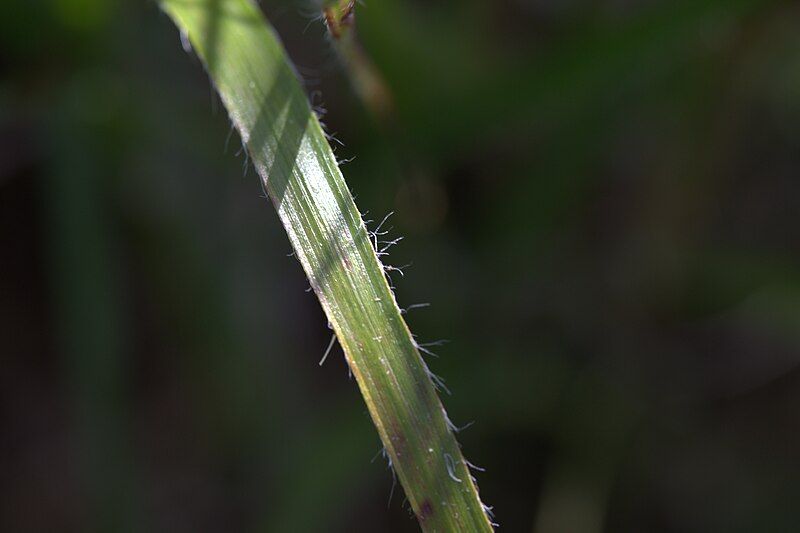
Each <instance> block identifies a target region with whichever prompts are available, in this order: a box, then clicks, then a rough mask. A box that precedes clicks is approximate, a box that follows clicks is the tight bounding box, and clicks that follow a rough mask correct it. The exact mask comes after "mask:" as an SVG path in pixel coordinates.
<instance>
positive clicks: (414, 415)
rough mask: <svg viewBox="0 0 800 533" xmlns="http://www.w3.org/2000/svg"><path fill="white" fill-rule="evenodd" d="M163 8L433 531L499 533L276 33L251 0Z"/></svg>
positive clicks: (175, 1)
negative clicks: (223, 113) (213, 93)
mask: <svg viewBox="0 0 800 533" xmlns="http://www.w3.org/2000/svg"><path fill="white" fill-rule="evenodd" d="M161 4H162V6H163V8H164V10H165V11H166V12H167V13H168V14H169V15H170V16H171V17H172V19H173V20H174V21H175V23H176V24H177V25H178V27H179V28H180V30H181V32H182V33H183V34H185V35H187V36H188V37H189V40H190V42H191V44H192V45H193V47H194V49H195V50H196V51H197V53H198V54H199V56H200V57H201V58H202V60H203V61H204V63H205V65H206V68H207V70H208V72H209V74H210V76H211V79H212V81H213V83H214V85H215V86H216V88H217V90H218V91H219V94H220V97H221V99H222V102H223V104H224V105H225V107H226V109H227V110H228V113H229V115H230V118H231V120H232V121H233V123H234V125H235V127H236V129H237V130H238V131H239V134H240V135H241V137H242V140H243V142H244V143H245V145H246V147H247V150H248V152H249V155H250V157H251V159H252V161H253V163H254V165H255V167H256V170H257V171H258V174H259V176H260V177H261V179H262V183H263V185H264V187H265V189H266V191H267V193H268V195H269V197H270V199H271V200H272V202H273V204H274V206H275V208H276V210H277V211H278V215H279V217H280V219H281V222H282V223H283V226H284V228H285V229H286V232H287V233H288V235H289V240H290V241H291V243H292V246H293V248H294V251H295V255H296V257H297V258H298V259H299V261H300V263H301V264H302V266H303V269H304V270H305V272H306V275H307V276H308V278H309V280H310V282H311V286H312V287H313V289H314V291H315V293H316V294H317V297H318V298H319V300H320V303H321V304H322V307H323V309H324V310H325V313H326V314H327V316H328V320H329V321H330V323H331V325H332V327H333V329H334V331H335V333H336V335H337V337H338V339H339V343H340V344H341V346H342V348H343V350H344V353H345V357H346V359H347V362H348V364H349V365H350V369H351V370H352V372H353V374H354V375H355V377H356V381H357V382H358V386H359V388H360V390H361V393H362V395H363V397H364V400H365V401H366V403H367V407H368V409H369V412H370V415H371V417H372V420H373V422H374V424H375V426H376V428H377V429H378V433H379V435H380V438H381V440H382V441H383V444H384V447H385V449H386V453H387V455H388V457H389V459H390V460H391V463H392V465H393V467H394V468H395V471H396V472H397V475H398V477H399V479H400V482H401V484H402V486H403V488H404V489H405V491H406V495H407V496H408V500H409V501H410V502H411V507H412V508H413V510H414V513H415V514H416V516H417V518H418V520H419V523H420V525H421V527H422V529H423V530H425V531H491V525H490V522H489V520H488V518H487V516H486V513H485V511H484V508H483V506H482V504H481V502H480V500H479V498H478V491H477V487H476V485H475V483H474V481H473V479H472V476H471V475H470V472H469V469H468V464H467V462H466V461H465V460H464V457H463V456H462V454H461V450H460V448H459V445H458V443H457V442H456V439H455V436H454V434H453V427H452V424H450V422H449V421H448V419H447V415H446V413H445V411H444V408H443V406H442V404H441V402H440V400H439V398H438V396H437V394H436V390H435V388H434V385H433V382H432V381H431V374H430V371H429V370H428V368H427V366H426V364H425V362H424V361H423V359H422V357H421V356H420V352H419V350H418V349H417V345H416V343H415V341H414V339H413V337H412V336H411V333H410V332H409V330H408V327H407V326H406V323H405V322H404V320H403V318H402V316H401V313H400V309H399V308H398V306H397V303H396V301H395V298H394V294H393V292H392V290H391V289H390V287H389V284H388V283H387V280H386V277H385V276H386V274H385V271H384V266H383V265H382V264H381V263H380V261H379V260H378V258H377V256H376V253H375V250H374V248H373V245H374V244H375V241H376V240H377V239H378V237H377V236H375V235H371V234H370V233H369V232H368V231H367V229H366V227H365V225H364V223H363V221H362V219H361V215H360V213H359V212H358V210H357V209H356V206H355V203H354V202H353V198H352V196H351V195H350V192H349V190H348V188H347V186H346V184H345V182H344V178H343V177H342V174H341V172H340V171H339V168H338V166H337V164H336V160H335V158H334V155H333V152H332V151H331V149H330V146H329V145H328V142H327V140H326V137H325V134H324V132H323V130H322V128H321V127H320V124H319V122H318V120H317V117H316V116H315V115H314V113H313V112H312V110H311V108H310V106H309V104H308V101H307V99H306V96H305V94H304V92H303V90H302V88H301V86H300V84H299V82H298V80H297V78H296V76H295V74H294V71H293V70H292V68H291V67H290V65H289V63H288V61H287V59H286V55H285V52H284V50H283V48H282V47H281V45H280V44H279V41H278V39H277V38H276V36H275V34H274V33H273V31H272V30H271V28H270V27H269V26H268V25H267V24H266V21H265V20H264V18H263V15H262V14H261V12H260V11H259V10H258V8H257V7H256V6H255V5H254V3H251V2H249V1H248V0H163V1H162V2H161ZM322 445H324V443H321V446H322ZM331 460H335V458H333V457H332V458H331Z"/></svg>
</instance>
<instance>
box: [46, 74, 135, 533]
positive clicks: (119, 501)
mask: <svg viewBox="0 0 800 533" xmlns="http://www.w3.org/2000/svg"><path fill="white" fill-rule="evenodd" d="M74 79H75V80H76V81H75V82H74V83H73V84H71V85H68V86H67V89H66V91H65V92H64V94H62V95H60V96H59V97H60V98H62V99H63V101H62V102H59V103H58V105H57V106H54V111H53V113H52V116H51V121H52V122H51V129H50V131H49V134H50V137H49V143H50V149H51V155H50V160H49V163H50V166H49V172H47V173H46V180H45V181H44V190H43V198H44V199H45V213H46V218H47V220H46V225H45V227H46V228H47V229H48V232H49V234H48V235H47V241H46V242H47V243H48V245H49V254H48V255H49V274H50V283H51V288H52V294H53V299H54V309H55V314H56V316H55V323H56V330H57V331H56V339H57V343H58V351H59V352H60V355H61V361H62V363H61V364H62V365H63V367H64V375H65V376H66V378H67V383H66V388H67V389H68V391H69V393H70V395H69V398H71V399H72V400H73V402H74V403H73V405H72V415H73V418H74V424H75V426H74V427H75V428H76V434H75V435H74V437H75V441H74V446H75V447H74V453H75V462H76V464H77V467H78V468H77V470H78V475H79V487H80V492H81V493H82V494H81V495H80V496H79V498H80V499H79V501H80V502H81V503H85V505H86V507H85V508H82V509H81V510H80V511H79V513H80V514H81V515H82V517H83V523H84V524H85V525H86V530H87V531H140V530H141V527H140V526H141V524H140V523H139V522H138V521H137V520H138V519H139V518H140V517H141V516H142V515H141V512H139V511H140V510H139V509H138V503H139V502H138V496H137V487H136V477H135V471H136V468H135V466H134V464H133V462H132V457H133V455H132V447H133V445H132V440H131V436H132V433H131V428H130V427H129V423H130V420H131V419H130V410H129V401H128V400H129V387H128V385H129V382H128V380H127V376H128V375H129V370H130V368H129V366H128V360H127V357H126V355H127V349H126V346H127V343H126V341H125V339H126V330H125V328H124V327H123V324H125V320H124V316H123V314H124V313H123V311H122V309H123V308H122V305H121V303H122V301H123V298H122V294H121V293H120V264H119V263H118V262H117V260H115V258H118V257H119V250H117V249H116V246H115V244H116V243H117V242H118V240H117V239H116V237H115V235H116V229H117V228H116V225H115V223H114V221H113V219H112V218H111V216H110V213H109V211H108V210H107V206H108V204H109V196H110V195H109V191H110V185H111V180H110V179H109V178H110V177H111V176H112V175H113V170H112V169H111V168H110V167H111V165H110V164H108V163H109V161H108V160H107V159H106V158H104V157H101V156H100V154H103V153H104V150H103V149H102V145H103V144H104V140H107V137H106V136H107V135H108V133H109V132H108V131H107V126H108V124H107V123H106V122H104V120H105V117H104V116H103V112H104V111H107V107H105V106H104V104H107V103H108V94H104V93H103V92H102V85H101V84H102V82H101V84H100V85H98V84H97V83H96V82H97V81H98V80H97V79H95V78H93V77H92V76H91V75H86V73H79V74H76V75H75V78H74Z"/></svg>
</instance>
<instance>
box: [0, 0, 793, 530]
mask: <svg viewBox="0 0 800 533" xmlns="http://www.w3.org/2000/svg"><path fill="white" fill-rule="evenodd" d="M262 6H263V8H264V10H265V11H266V13H267V15H268V17H269V18H270V20H271V21H272V22H273V23H274V24H275V25H276V26H277V28H278V31H279V33H280V34H281V37H282V39H283V40H284V42H285V44H286V46H287V48H288V50H289V52H290V54H291V55H292V57H293V58H294V60H295V62H296V64H297V65H298V70H299V72H300V73H301V74H302V75H303V77H304V78H305V82H306V85H307V88H308V90H309V92H310V93H311V94H312V96H311V98H312V101H313V102H314V103H315V104H323V105H324V107H325V108H326V109H327V114H326V116H325V121H326V123H327V125H328V127H329V130H330V131H332V132H337V138H339V139H341V140H342V141H343V143H344V145H345V146H340V147H338V148H337V154H338V155H339V156H340V157H342V158H343V159H344V158H350V157H352V156H355V159H354V160H353V161H352V162H351V163H348V164H347V165H345V166H344V167H343V170H344V173H345V176H346V178H347V180H348V183H349V184H350V186H351V188H352V190H353V191H354V192H355V194H356V196H357V203H358V204H359V207H360V208H361V209H362V210H369V212H370V215H369V216H368V217H367V218H375V219H381V218H383V215H384V214H385V213H387V212H389V211H392V210H394V211H396V215H395V217H396V220H395V231H396V235H404V236H405V237H406V239H405V240H404V241H403V243H402V244H401V245H400V246H398V247H396V248H395V249H394V250H393V254H392V256H391V257H390V262H392V263H393V264H397V265H402V264H406V263H409V262H413V267H411V268H410V269H408V270H407V271H406V276H405V277H404V278H402V279H396V285H397V296H398V300H399V302H400V304H401V306H404V305H409V304H412V303H417V302H431V303H432V306H431V307H430V308H427V309H418V310H414V311H410V312H409V314H408V317H407V318H408V320H409V323H410V325H411V328H412V330H413V331H414V332H415V333H416V334H418V335H419V337H420V339H421V340H423V341H424V340H433V339H436V338H442V337H444V338H448V339H450V340H451V342H450V343H449V344H447V345H445V346H443V347H441V348H440V349H439V350H438V351H439V354H440V356H441V357H440V358H439V359H434V360H431V361H430V363H431V366H432V369H433V370H434V371H435V372H437V373H438V374H440V375H442V376H443V377H444V378H445V379H446V380H447V382H448V386H449V387H450V388H451V389H452V390H453V395H452V397H447V398H445V402H446V404H447V407H448V410H449V411H450V413H451V416H452V418H453V419H454V421H455V422H456V423H457V424H464V423H466V422H469V421H473V420H474V421H475V424H474V425H473V426H471V427H470V428H469V429H466V430H465V431H463V432H462V433H461V435H460V440H461V441H462V443H463V445H464V449H465V452H466V454H467V456H468V457H469V458H470V459H471V460H473V461H474V462H475V463H477V464H478V465H480V466H483V467H485V468H486V469H487V472H486V473H484V474H480V475H479V476H478V481H479V485H480V487H481V495H482V497H483V499H484V500H485V501H487V502H488V503H490V504H493V505H494V506H495V510H496V513H497V520H498V521H499V522H500V524H501V525H502V526H503V528H504V529H507V530H509V531H520V530H523V531H524V530H534V531H537V532H549V531H575V532H591V531H665V532H671V531H676V532H677V531H792V530H795V529H797V527H798V525H800V511H798V510H797V507H796V505H794V501H795V500H796V499H797V498H798V497H800V476H798V475H797V474H796V472H797V467H798V463H799V462H800V457H798V452H797V450H798V449H800V431H798V428H797V413H798V409H800V372H799V371H798V362H800V335H798V331H800V328H799V327H798V326H800V324H799V322H800V318H799V317H800V261H799V260H800V225H799V224H798V223H797V221H796V218H797V213H798V212H800V181H798V172H799V171H800V141H798V139H800V16H798V15H800V11H799V10H798V6H797V3H796V2H791V1H777V0H775V1H769V0H763V1H757V0H729V1H722V0H694V1H683V0H648V1H644V0H643V1H640V2H633V1H623V0H596V1H589V0H570V1H548V0H500V1H497V2H477V1H473V0H465V1H461V2H455V1H448V0H438V1H435V2H434V1H429V2H421V1H419V0H404V1H400V0H384V1H381V2H368V3H367V5H366V6H363V7H362V6H359V7H358V8H357V25H358V31H359V35H360V37H361V39H362V43H363V45H364V47H365V49H366V50H367V52H368V53H369V54H370V56H371V57H372V59H373V61H374V62H375V64H376V66H377V68H378V70H379V71H380V72H381V73H382V74H383V76H384V77H385V80H386V82H387V86H388V87H389V89H390V90H391V94H392V98H393V102H394V110H395V116H394V122H393V124H392V125H390V126H387V125H386V124H384V123H381V122H376V121H375V119H373V118H371V117H370V115H369V114H368V113H367V112H366V111H365V110H364V108H363V106H362V105H361V104H360V103H359V101H358V100H357V98H356V97H355V96H354V93H353V91H352V90H351V88H350V86H349V83H348V80H347V78H346V76H345V74H344V72H343V71H342V69H341V68H339V66H338V63H337V60H336V57H335V55H334V54H333V52H332V50H331V47H330V44H329V43H328V42H327V41H326V39H325V37H324V28H323V27H322V26H321V24H320V23H318V22H316V23H315V22H311V17H312V16H314V15H315V12H314V7H313V5H311V4H310V3H299V2H296V3H295V2H279V1H267V0H264V1H263V2H262ZM309 23H310V24H309ZM193 63H194V64H193ZM228 133H229V124H228V122H227V119H226V117H225V115H224V112H223V111H222V109H221V106H220V105H219V103H218V102H216V100H215V97H214V96H213V94H211V91H210V90H209V88H208V81H207V79H206V78H205V75H204V74H203V72H202V69H201V68H200V65H199V64H198V63H197V61H196V59H194V57H193V56H192V59H188V58H187V57H186V54H185V53H184V51H183V50H182V49H181V45H180V39H179V37H178V35H177V34H176V32H175V31H174V28H173V27H172V26H171V24H170V23H169V21H168V20H167V19H166V17H165V16H164V15H163V14H161V13H160V12H159V11H158V9H157V7H156V5H155V3H152V2H140V1H134V0H130V1H123V0H120V1H110V0H107V1H101V0H80V1H78V0H71V1H70V0H51V1H44V0H38V1H30V2H22V1H17V0H11V1H6V2H3V3H2V4H0V205H1V206H2V207H0V217H2V219H1V220H2V222H1V223H0V236H1V237H0V238H1V239H2V240H1V241H0V243H2V250H3V252H2V261H1V262H0V347H1V348H0V352H1V353H2V354H3V356H4V357H3V359H2V360H3V368H4V371H3V372H2V373H0V394H1V395H2V397H1V398H2V399H1V400H0V405H1V406H2V420H3V427H2V432H0V435H2V436H0V442H2V444H3V447H2V449H1V450H0V451H1V452H2V453H1V454H0V461H2V471H3V472H4V475H3V476H2V482H1V483H2V488H3V489H4V490H3V493H4V494H5V495H6V497H5V498H3V502H2V503H0V529H2V530H3V531H54V530H60V531H116V530H136V531H141V530H147V531H161V530H169V531H220V530H223V531H228V530H248V531H250V530H267V531H353V530H370V531H371V530H379V531H414V530H416V527H417V526H416V524H415V522H414V521H413V518H412V517H410V515H409V514H408V512H407V510H406V509H405V508H404V506H403V505H402V504H401V502H402V497H401V496H399V495H397V494H395V497H394V499H393V500H392V501H391V502H390V505H389V509H388V510H387V509H386V505H387V500H388V498H389V493H390V488H391V485H392V478H391V474H390V473H389V472H388V471H387V470H386V467H385V464H383V463H382V459H380V458H378V459H376V460H374V461H372V462H371V460H372V459H373V456H374V455H375V453H376V452H377V451H378V448H379V446H380V445H379V442H378V439H377V436H376V435H375V434H374V431H373V429H372V427H371V425H370V421H369V419H368V416H367V414H366V412H365V409H364V407H363V405H362V402H361V400H360V398H359V396H358V391H357V389H356V386H355V384H354V383H353V382H352V381H349V380H348V379H347V369H346V366H345V364H344V361H342V358H341V356H340V354H338V356H337V354H334V357H331V358H330V359H329V360H328V362H327V363H326V365H325V366H324V367H323V368H322V369H319V368H318V367H317V365H316V362H317V361H318V360H319V358H320V356H321V354H322V352H323V351H324V349H325V347H326V344H327V341H328V338H329V332H328V329H327V328H326V324H325V320H324V317H323V315H322V312H321V311H320V309H319V306H318V304H317V302H316V300H315V299H314V297H313V295H312V294H307V293H305V292H304V289H305V288H306V287H307V282H306V281H305V280H304V278H303V275H302V272H301V269H300V268H299V266H298V265H297V264H296V261H295V260H294V259H292V258H287V257H286V254H287V253H288V252H289V245H288V242H287V240H286V237H285V235H284V234H283V233H282V230H281V229H280V225H279V223H278V221H277V219H276V217H275V216H274V214H273V210H272V208H271V206H270V205H268V202H267V201H266V200H264V199H263V198H262V197H261V190H260V187H259V185H258V182H257V179H256V178H255V175H254V173H253V172H252V171H250V172H247V173H246V172H244V171H243V169H245V170H246V163H245V162H244V160H243V156H242V155H241V154H240V155H237V151H238V150H239V142H238V139H236V138H235V136H234V137H233V138H231V139H230V141H229V142H228V143H227V144H228V146H227V150H226V148H225V147H226V138H227V137H228Z"/></svg>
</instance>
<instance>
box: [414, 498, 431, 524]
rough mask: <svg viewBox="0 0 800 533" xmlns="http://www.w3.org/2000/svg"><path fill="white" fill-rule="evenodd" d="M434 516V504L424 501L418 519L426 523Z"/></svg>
mask: <svg viewBox="0 0 800 533" xmlns="http://www.w3.org/2000/svg"><path fill="white" fill-rule="evenodd" d="M433 514H434V510H433V504H432V503H431V501H430V500H428V499H426V500H423V501H422V503H421V504H420V506H419V512H418V513H417V518H418V519H419V521H420V522H424V521H426V520H428V519H429V518H430V517H432V516H433Z"/></svg>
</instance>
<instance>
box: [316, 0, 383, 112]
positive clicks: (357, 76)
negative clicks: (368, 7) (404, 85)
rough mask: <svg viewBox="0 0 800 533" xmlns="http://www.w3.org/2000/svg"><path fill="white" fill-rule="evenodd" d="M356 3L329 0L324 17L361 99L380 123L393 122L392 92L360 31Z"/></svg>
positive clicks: (323, 10)
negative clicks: (364, 45) (365, 47)
mask: <svg viewBox="0 0 800 533" xmlns="http://www.w3.org/2000/svg"><path fill="white" fill-rule="evenodd" d="M356 4H357V2H356V0H325V1H324V2H323V5H322V18H323V20H324V21H325V25H326V26H327V28H328V32H329V35H330V38H331V42H332V43H333V47H334V49H335V50H336V52H337V53H338V54H339V57H340V58H341V59H342V62H343V63H344V65H345V67H346V68H347V71H348V74H349V77H350V82H351V83H352V85H353V88H354V90H355V91H356V93H357V94H358V96H359V97H360V98H361V101H362V102H363V103H364V105H365V107H366V108H367V109H368V110H369V112H370V113H371V114H372V115H373V117H374V118H375V119H376V120H377V121H378V122H379V123H385V122H391V121H393V118H394V117H393V109H392V108H393V105H394V104H393V103H392V95H391V92H390V91H389V88H388V87H387V85H386V82H385V81H384V80H383V77H382V76H381V74H380V72H378V69H377V68H375V64H374V63H373V62H372V60H371V59H370V57H369V56H368V55H367V53H366V52H365V51H364V48H363V47H362V46H361V43H360V42H359V41H358V36H357V35H356V27H355V26H356Z"/></svg>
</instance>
